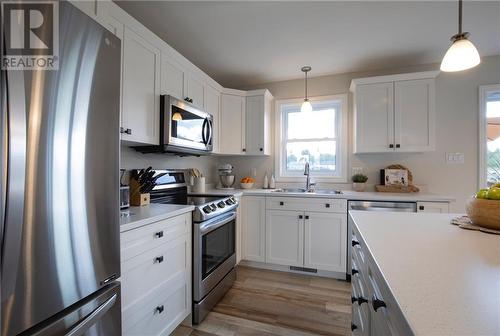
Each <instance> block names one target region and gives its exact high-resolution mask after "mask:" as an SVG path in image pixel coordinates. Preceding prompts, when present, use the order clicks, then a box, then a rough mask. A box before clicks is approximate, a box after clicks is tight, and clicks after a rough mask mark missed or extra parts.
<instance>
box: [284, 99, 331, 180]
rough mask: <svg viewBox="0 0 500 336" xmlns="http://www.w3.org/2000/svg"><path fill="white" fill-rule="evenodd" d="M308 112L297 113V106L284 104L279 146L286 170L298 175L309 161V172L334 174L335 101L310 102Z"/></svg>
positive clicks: (298, 110) (298, 111) (298, 106)
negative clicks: (281, 145)
mask: <svg viewBox="0 0 500 336" xmlns="http://www.w3.org/2000/svg"><path fill="white" fill-rule="evenodd" d="M312 105H313V111H312V112H301V111H300V105H298V104H296V105H294V106H290V105H288V106H284V110H283V112H284V113H285V118H284V120H285V125H284V126H285V128H284V129H285V132H284V134H283V135H284V138H283V146H284V150H285V154H286V166H285V167H286V171H287V172H288V173H291V174H301V173H302V172H303V170H304V165H305V163H306V162H309V165H310V169H311V171H314V172H317V173H320V174H321V173H327V174H328V173H329V174H332V175H334V174H335V172H336V170H337V167H338V162H337V161H338V157H337V148H338V143H337V142H338V139H337V137H338V134H337V133H338V129H337V126H338V125H337V122H338V121H337V113H339V111H340V109H339V108H340V106H339V103H338V102H334V101H330V102H313V103H312Z"/></svg>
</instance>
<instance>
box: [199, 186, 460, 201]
mask: <svg viewBox="0 0 500 336" xmlns="http://www.w3.org/2000/svg"><path fill="white" fill-rule="evenodd" d="M190 194H191V195H208V194H210V195H235V196H238V197H239V196H241V195H254V196H275V197H312V198H340V199H348V200H361V201H393V202H453V201H455V199H454V198H452V197H448V196H441V195H434V194H427V193H383V192H370V191H365V192H356V191H350V190H343V191H342V194H339V195H335V194H315V193H289V192H286V193H284V192H277V191H275V190H273V189H213V188H207V189H206V191H205V192H204V193H190Z"/></svg>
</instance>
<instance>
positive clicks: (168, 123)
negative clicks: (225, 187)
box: [134, 95, 213, 155]
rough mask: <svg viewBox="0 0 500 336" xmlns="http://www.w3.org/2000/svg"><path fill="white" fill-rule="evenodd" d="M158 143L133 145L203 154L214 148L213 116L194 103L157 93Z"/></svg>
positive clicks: (150, 150)
mask: <svg viewBox="0 0 500 336" xmlns="http://www.w3.org/2000/svg"><path fill="white" fill-rule="evenodd" d="M159 142H160V145H159V146H139V147H134V148H135V149H136V150H138V151H140V152H143V153H176V154H180V155H183V154H184V155H206V154H210V153H211V152H212V148H213V145H212V143H213V117H212V115H211V114H209V113H207V112H204V111H202V110H200V109H199V108H197V107H196V106H194V105H193V104H191V103H189V102H186V101H183V100H179V99H177V98H175V97H172V96H169V95H161V96H160V141H159Z"/></svg>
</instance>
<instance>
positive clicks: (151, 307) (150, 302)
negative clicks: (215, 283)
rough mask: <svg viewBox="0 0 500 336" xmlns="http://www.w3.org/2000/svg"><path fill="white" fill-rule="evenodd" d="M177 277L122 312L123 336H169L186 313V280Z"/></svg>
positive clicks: (187, 311)
mask: <svg viewBox="0 0 500 336" xmlns="http://www.w3.org/2000/svg"><path fill="white" fill-rule="evenodd" d="M186 274H187V273H178V274H177V275H175V276H174V277H172V278H171V279H170V280H168V281H165V282H164V283H163V284H162V285H161V286H159V287H158V288H157V289H156V290H154V291H153V292H151V293H150V294H148V295H147V296H145V297H144V298H142V299H141V300H139V301H137V302H136V303H135V304H134V305H132V306H130V307H128V308H126V309H124V310H123V313H122V320H123V335H127V336H149V335H155V336H156V335H169V334H170V333H171V332H172V331H173V330H174V329H175V328H176V327H177V325H179V324H180V322H182V320H184V318H186V316H187V315H188V314H189V312H190V305H191V302H188V298H189V295H188V292H189V288H188V286H187V283H188V282H189V281H190V279H188V278H187V276H186Z"/></svg>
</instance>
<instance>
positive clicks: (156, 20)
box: [118, 1, 500, 88]
mask: <svg viewBox="0 0 500 336" xmlns="http://www.w3.org/2000/svg"><path fill="white" fill-rule="evenodd" d="M118 5H119V6H121V7H122V8H123V9H125V10H126V11H127V12H129V13H130V14H131V15H132V16H134V17H135V18H137V19H138V20H139V21H140V22H142V23H143V24H145V25H146V26H147V27H148V28H149V29H151V30H152V31H153V32H155V33H156V34H157V35H159V36H160V37H161V38H163V39H164V40H165V41H166V42H167V43H168V44H170V45H171V46H172V47H173V48H175V49H176V50H177V51H179V52H180V53H181V54H183V55H184V56H185V57H186V58H188V59H189V60H190V61H191V62H193V63H194V64H196V65H197V66H198V67H200V68H201V69H202V70H204V71H205V72H206V73H207V74H209V75H210V76H211V77H212V78H214V79H215V80H216V81H217V82H219V83H220V84H222V85H224V86H226V87H232V88H240V87H246V86H251V85H255V84H260V83H265V82H270V81H280V80H287V79H294V78H300V77H302V73H301V72H300V68H301V66H303V65H311V66H312V72H311V74H310V76H311V77H314V76H319V75H326V74H334V73H346V72H354V71H365V70H374V69H382V68H392V67H402V66H407V65H416V64H426V63H434V62H439V61H440V60H441V58H442V56H443V54H444V52H445V51H446V49H447V48H448V46H449V44H450V41H449V38H450V36H451V35H453V34H456V33H457V2H456V1H433V2H426V1H397V2H396V1H389V2H379V1H364V2H361V1H348V2H296V1H295V2H284V1H282V2H259V1H250V2H241V1H235V2H211V1H210V2H209V1H203V2H192V1H183V2H170V1H119V2H118ZM464 30H465V31H469V32H470V33H471V40H472V41H473V43H474V44H475V45H476V47H477V48H478V50H479V53H480V54H481V56H487V55H498V54H500V37H499V36H500V1H488V2H479V1H466V2H464Z"/></svg>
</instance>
